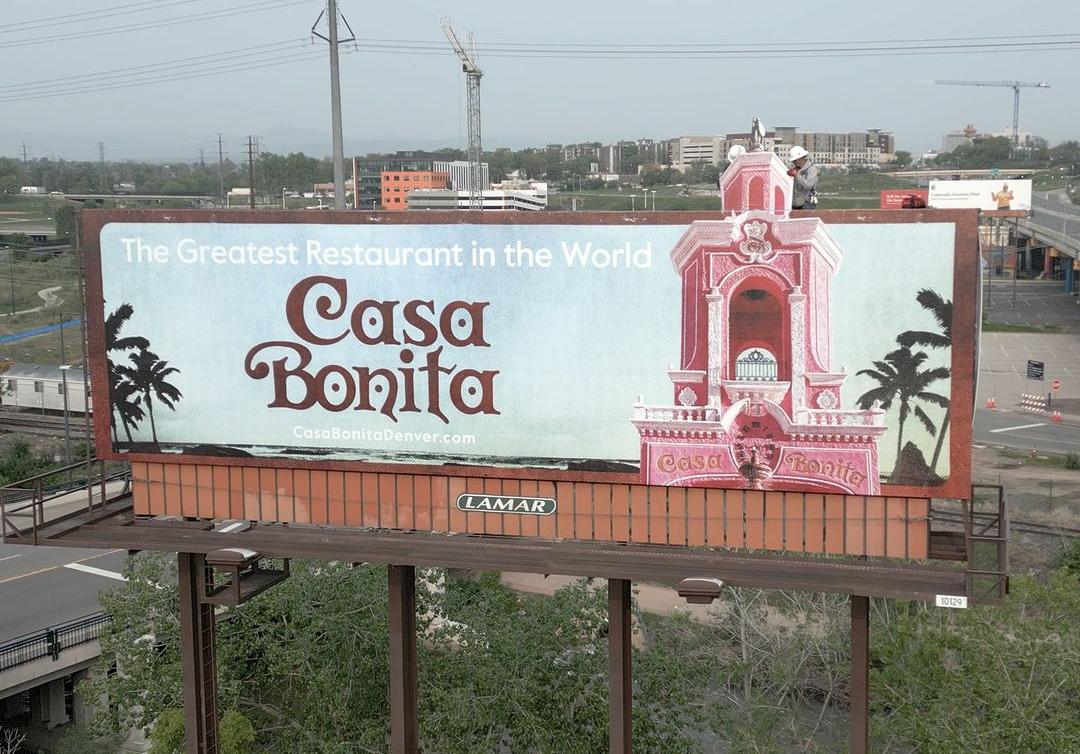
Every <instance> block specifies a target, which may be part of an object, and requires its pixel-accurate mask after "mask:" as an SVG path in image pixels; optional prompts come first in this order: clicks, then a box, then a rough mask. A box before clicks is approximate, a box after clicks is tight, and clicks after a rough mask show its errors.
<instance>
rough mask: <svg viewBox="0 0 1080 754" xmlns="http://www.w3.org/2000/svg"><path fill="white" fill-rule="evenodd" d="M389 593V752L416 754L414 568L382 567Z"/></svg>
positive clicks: (417, 750)
mask: <svg viewBox="0 0 1080 754" xmlns="http://www.w3.org/2000/svg"><path fill="white" fill-rule="evenodd" d="M386 573H387V586H388V588H389V596H390V751H391V752H392V753H393V754H417V752H419V751H420V748H419V740H420V735H419V729H418V725H417V714H416V568H415V567H414V566H405V565H388V566H387V567H386Z"/></svg>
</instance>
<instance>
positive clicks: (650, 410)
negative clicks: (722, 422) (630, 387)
mask: <svg viewBox="0 0 1080 754" xmlns="http://www.w3.org/2000/svg"><path fill="white" fill-rule="evenodd" d="M719 419H720V413H719V412H718V411H717V410H716V409H715V408H714V407H712V406H646V405H644V404H642V403H637V404H635V405H634V420H635V421H662V422H715V421H719Z"/></svg>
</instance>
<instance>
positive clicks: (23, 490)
mask: <svg viewBox="0 0 1080 754" xmlns="http://www.w3.org/2000/svg"><path fill="white" fill-rule="evenodd" d="M116 480H123V481H124V489H123V490H122V491H121V493H120V494H121V495H123V494H127V493H128V492H129V487H130V482H131V467H130V466H129V465H128V464H126V463H123V462H116V461H112V462H105V461H102V460H94V459H93V458H91V459H89V460H88V461H80V462H79V463H73V464H70V465H68V466H60V467H58V468H55V469H50V470H48V471H44V472H42V473H40V474H36V475H35V476H32V477H29V478H27V479H22V480H20V481H18V482H14V483H13V484H9V485H6V486H4V487H0V538H11V539H16V540H20V541H24V542H25V541H29V542H30V543H32V544H35V545H36V544H37V543H38V530H39V529H40V528H42V527H43V526H45V525H46V524H49V523H53V522H56V521H60V520H62V519H64V518H68V517H70V516H71V515H74V514H75V513H79V512H84V511H86V512H90V513H93V512H94V511H95V510H96V509H98V508H102V507H104V506H105V504H106V503H107V502H108V501H109V496H108V490H107V484H108V483H109V482H112V481H116ZM80 490H85V491H86V502H85V504H84V505H82V506H75V507H76V510H75V511H74V512H72V511H68V512H66V513H61V514H60V515H57V516H55V517H53V518H52V519H50V518H48V517H47V511H46V509H45V506H46V504H48V503H50V502H54V501H57V500H59V498H61V497H63V496H65V495H71V494H72V493H75V492H78V491H80ZM72 502H75V501H72Z"/></svg>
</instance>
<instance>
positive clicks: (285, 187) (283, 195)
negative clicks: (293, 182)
mask: <svg viewBox="0 0 1080 754" xmlns="http://www.w3.org/2000/svg"><path fill="white" fill-rule="evenodd" d="M287 188H288V186H282V187H281V208H282V209H285V208H286V207H285V189H287Z"/></svg>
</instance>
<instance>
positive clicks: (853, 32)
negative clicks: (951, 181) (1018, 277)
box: [0, 0, 1080, 160]
mask: <svg viewBox="0 0 1080 754" xmlns="http://www.w3.org/2000/svg"><path fill="white" fill-rule="evenodd" d="M340 5H341V10H342V11H343V13H344V14H345V16H346V17H347V19H348V21H349V23H350V24H351V26H352V28H353V30H354V31H355V33H356V35H357V36H358V37H361V38H365V39H376V40H418V41H421V42H427V43H432V44H435V45H439V44H445V40H444V38H443V36H442V32H441V30H440V26H439V23H440V18H441V17H442V16H443V15H444V14H449V15H450V16H451V20H452V21H453V24H454V26H455V28H456V29H457V30H458V31H459V33H461V34H462V35H464V32H465V31H466V30H471V31H473V32H474V33H475V35H476V41H477V46H478V50H479V54H480V63H481V66H482V67H483V70H484V79H483V87H482V94H481V100H482V104H483V108H482V109H483V116H484V118H483V129H484V146H485V147H486V148H493V147H496V146H512V147H521V146H527V145H542V144H544V143H548V142H563V143H567V142H575V141H587V140H600V141H608V140H615V139H620V138H622V139H634V138H639V137H651V138H657V139H659V138H669V137H672V136H678V135H685V134H695V135H697V134H716V133H724V132H727V131H735V130H745V129H747V128H748V126H749V123H750V119H751V117H752V116H754V115H758V116H760V117H761V118H762V120H763V121H764V123H765V124H766V126H775V125H794V126H798V127H799V128H801V129H803V130H838V131H847V130H862V129H866V128H885V129H891V130H892V131H894V132H895V134H896V137H897V145H898V147H899V148H901V149H908V150H910V151H921V150H924V149H926V148H939V147H940V146H941V134H942V133H944V132H945V131H948V130H951V129H954V128H958V127H962V126H963V125H964V124H965V123H969V122H970V123H974V124H975V125H976V126H977V127H978V128H980V129H986V130H1000V129H1005V128H1007V127H1009V126H1010V124H1011V118H1012V92H1011V91H1010V90H1009V89H989V88H968V87H946V86H932V85H930V84H928V83H926V82H927V81H929V80H932V79H936V78H949V79H1021V80H1025V81H1046V82H1048V83H1049V84H1050V85H1051V87H1052V88H1050V89H1047V90H1025V91H1024V94H1023V95H1022V106H1021V129H1022V130H1030V131H1032V132H1034V133H1036V134H1039V135H1043V136H1045V137H1046V138H1047V139H1049V140H1050V141H1051V143H1056V142H1058V141H1061V140H1063V139H1066V138H1078V137H1080V126H1078V124H1077V119H1076V114H1077V107H1078V104H1080V65H1078V62H1080V3H1078V2H1076V0H1048V1H1038V0H1036V1H1033V2H1026V3H1022V4H1021V3H1017V2H1016V1H1015V0H1010V1H1009V2H1005V1H1004V0H981V2H979V3H977V4H976V3H955V2H954V3H941V2H923V1H922V0H918V1H912V2H908V3H881V2H877V3H867V2H861V3H856V2H851V1H850V0H848V1H845V2H840V1H839V0H812V1H809V2H808V1H807V0H774V1H773V2H771V3H768V4H763V5H761V6H760V8H761V9H760V10H758V9H752V8H753V7H754V6H753V4H752V3H745V2H717V0H684V1H682V2H671V3H658V2H654V1H650V2H644V1H640V0H622V1H621V2H616V1H615V0H592V1H585V2H583V1H582V0H575V1H574V2H568V1H567V0H546V2H543V3H507V2H505V1H500V2H491V1H490V0H469V2H467V3H465V2H459V3H449V2H445V0H444V1H443V2H434V1H433V0H397V1H396V2H390V3H372V2H362V0H340ZM125 6H129V7H125ZM246 6H253V7H251V8H249V9H248V10H247V11H246V12H243V13H239V14H236V15H217V17H213V14H221V13H223V12H225V11H228V12H232V11H235V10H237V9H242V8H244V7H246ZM323 6H324V3H322V2H320V0H261V1H260V0H230V1H229V2H223V1H222V0H185V2H183V3H180V2H178V0H143V2H141V3H135V2H134V1H133V0H50V2H41V0H0V7H2V9H3V13H2V14H0V72H2V73H0V155H6V156H21V151H20V150H21V147H20V141H21V140H22V139H25V140H26V141H27V142H28V143H29V145H30V146H29V151H30V154H31V156H44V155H57V156H64V157H69V158H75V159H86V158H90V157H94V158H96V156H97V142H98V141H105V142H106V152H107V155H108V157H109V158H110V159H132V158H144V157H155V156H160V157H168V158H169V159H177V158H186V159H191V160H196V159H198V157H199V149H200V148H203V149H205V150H206V154H207V159H209V158H210V156H211V151H212V150H213V151H214V154H215V156H216V134H217V132H219V131H220V132H223V133H224V134H225V138H226V140H227V147H226V148H227V151H228V152H229V154H230V155H231V156H232V157H233V158H236V159H239V158H240V157H241V143H242V141H243V139H244V138H245V136H246V135H247V134H249V133H255V134H261V135H262V136H263V137H264V139H265V148H266V149H268V150H270V151H278V152H283V151H288V150H290V149H297V148H304V149H307V150H309V151H312V150H314V151H317V150H319V149H320V146H321V148H322V150H323V153H324V154H326V153H328V152H329V149H330V147H329V135H328V134H329V83H328V78H329V77H328V73H327V69H328V66H327V63H326V59H325V57H318V56H317V54H316V51H317V50H321V49H322V48H314V47H309V48H302V47H299V44H300V40H301V39H302V38H304V37H308V36H309V34H308V31H309V29H310V27H311V24H312V23H313V22H314V20H315V17H316V16H317V15H318V13H319V10H320V9H321V8H322V7H323ZM142 9H147V10H142ZM751 9H752V10H751ZM91 11H100V12H99V13H98V14H97V16H96V17H90V16H89V15H88V14H89V12H91ZM136 11H141V12H136ZM200 13H201V14H205V15H208V16H211V17H204V18H202V19H200V20H194V21H190V22H187V23H170V24H169V25H162V26H159V27H158V28H146V29H141V30H121V31H119V32H116V33H108V34H106V33H97V32H98V30H100V29H103V28H106V27H118V26H130V25H132V24H136V23H146V24H151V23H162V22H167V21H168V20H169V19H178V18H182V17H190V16H192V15H195V14H200ZM66 14H80V15H78V16H73V17H70V18H69V19H68V20H66V22H65V23H64V24H62V25H44V24H29V25H28V24H27V22H37V21H39V20H41V19H46V18H52V17H56V16H63V15H66ZM49 23H53V22H49ZM19 24H22V25H19ZM342 31H343V33H344V32H345V30H344V29H343V30H342ZM1038 34H1047V35H1049V34H1056V35H1070V36H1066V37H1056V38H1055V39H1056V40H1057V41H1059V42H1060V41H1062V40H1063V39H1070V38H1071V39H1074V40H1076V42H1077V43H1078V44H1077V45H1074V46H1073V48H1072V49H1067V50H1066V49H1059V50H1048V49H1046V48H1045V47H1042V46H1032V47H1027V48H1023V49H1017V50H1009V51H993V52H980V53H979V54H941V53H936V54H932V55H902V56H898V55H895V54H888V55H882V56H869V57H868V56H865V55H862V56H848V57H833V58H818V59H811V60H807V59H794V60H792V59H787V60H776V59H771V60H755V61H751V60H745V59H741V60H718V59H704V60H702V59H692V60H686V59H658V58H657V57H656V56H655V55H647V54H640V55H635V56H633V57H630V58H627V59H610V58H607V57H599V56H590V57H586V58H582V59H536V58H535V57H515V56H501V55H499V54H497V53H496V52H495V51H490V52H489V53H487V54H486V53H485V46H498V47H502V48H506V47H509V46H513V45H515V44H524V45H528V44H537V43H547V44H550V43H556V44H562V45H566V44H582V45H593V46H595V47H601V46H604V45H688V44H714V45H715V44H723V43H736V42H737V43H743V44H750V45H753V44H756V43H770V44H777V43H786V42H805V43H807V45H811V43H813V46H817V47H821V46H822V44H823V43H824V44H825V45H826V46H828V43H833V42H852V41H855V40H897V39H903V40H907V39H922V38H944V37H986V36H1006V35H1008V36H1012V35H1038ZM67 35H81V36H78V37H77V38H73V39H55V38H62V37H64V36H67ZM41 38H49V39H51V40H54V41H46V40H45V39H41ZM34 39H37V40H39V41H35V42H31V43H29V44H24V42H26V41H27V40H34ZM287 40H296V44H297V46H296V47H295V48H290V47H280V48H277V47H273V48H271V47H267V48H260V49H257V50H252V49H251V48H252V47H253V46H255V45H267V44H269V43H276V42H285V41H287ZM1028 41H1030V40H1028ZM972 43H979V42H978V41H975V42H971V41H968V42H963V41H960V42H956V43H955V44H972ZM871 46H872V45H871ZM520 49H521V50H523V51H524V50H526V49H527V48H526V47H521V48H520ZM230 51H231V52H232V53H233V55H234V57H231V58H228V59H218V62H217V63H214V65H217V66H223V65H232V66H237V65H240V64H244V63H249V64H254V67H253V69H252V70H245V71H236V72H231V73H225V74H222V75H216V76H205V77H201V78H192V79H187V80H173V81H158V82H154V83H145V84H141V85H139V86H134V87H125V88H119V89H114V90H106V91H96V92H90V93H86V92H83V93H79V92H75V91H73V90H74V89H76V88H77V87H85V86H87V80H88V79H79V80H77V81H74V82H53V83H52V84H51V85H53V86H60V87H61V89H60V91H61V92H62V95H61V96H55V97H48V98H35V99H29V100H25V99H24V100H21V101H20V100H13V99H12V97H13V92H17V93H20V94H28V93H33V94H39V93H41V92H42V91H44V90H42V89H40V88H37V89H27V88H20V89H15V90H13V89H12V88H11V87H13V86H21V85H25V84H37V83H38V82H43V81H48V80H52V79H58V78H60V77H70V76H80V75H84V74H94V73H97V72H106V71H118V72H117V73H112V74H108V75H110V76H113V77H114V78H110V79H104V78H101V77H97V81H98V82H99V85H102V84H104V83H106V82H108V83H110V84H126V83H129V82H130V81H131V76H132V73H133V72H132V71H131V70H129V69H131V68H132V67H135V66H153V65H154V64H161V63H165V62H167V61H176V60H179V59H189V60H188V62H187V63H181V62H177V63H174V64H172V65H170V66H169V67H168V68H165V69H162V68H158V69H154V68H144V69H142V70H141V71H135V72H134V73H141V74H143V75H148V74H152V75H154V76H156V77H158V78H169V77H178V76H182V75H185V73H190V72H192V71H198V72H203V71H207V70H209V69H208V68H207V67H205V66H206V65H207V62H208V59H207V58H205V57H201V56H208V55H215V54H220V55H225V54H228V53H230ZM236 55H248V56H249V57H246V58H244V57H235V56H236ZM286 55H293V56H298V57H302V59H299V60H292V61H289V62H287V63H285V64H280V57H282V56H286ZM271 56H276V57H277V61H276V62H278V63H279V64H277V65H267V64H266V63H268V62H270V58H271ZM306 56H310V57H306ZM193 58H194V59H195V60H190V59H193ZM193 65H198V66H202V67H197V68H193V67H192V66H193ZM125 69H128V70H125ZM155 71H156V72H155ZM341 76H342V93H343V100H344V130H345V134H346V142H347V143H346V147H347V150H348V151H354V150H365V149H366V148H372V147H376V148H380V149H386V148H398V149H406V148H410V147H414V146H418V147H431V146H435V145H437V144H446V145H449V146H462V145H463V144H464V109H465V102H464V81H463V76H462V73H461V70H460V67H459V65H458V64H457V62H456V59H455V58H454V57H453V55H452V53H451V52H450V51H449V48H448V47H447V48H446V49H445V52H443V51H439V52H436V53H434V54H432V53H424V54H417V53H412V52H407V51H406V52H404V53H403V52H394V53H389V52H378V53H376V52H369V51H363V50H362V51H360V52H355V53H352V54H349V55H345V56H343V57H342V73H341ZM88 78H89V79H90V80H92V79H93V78H94V77H88Z"/></svg>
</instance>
